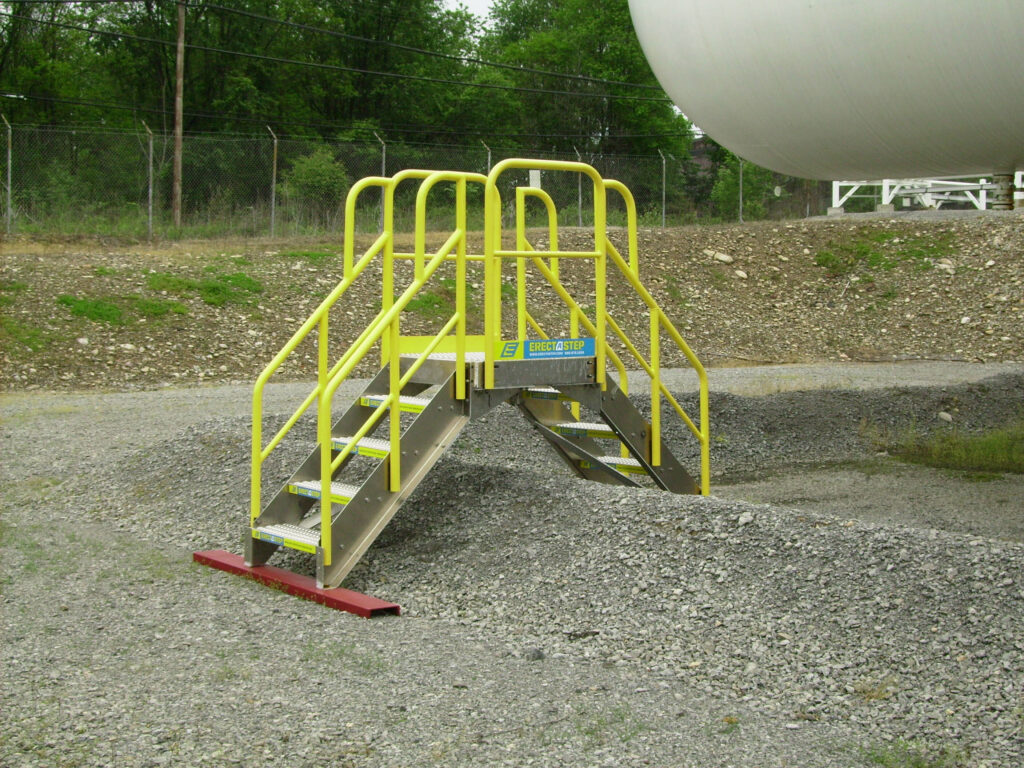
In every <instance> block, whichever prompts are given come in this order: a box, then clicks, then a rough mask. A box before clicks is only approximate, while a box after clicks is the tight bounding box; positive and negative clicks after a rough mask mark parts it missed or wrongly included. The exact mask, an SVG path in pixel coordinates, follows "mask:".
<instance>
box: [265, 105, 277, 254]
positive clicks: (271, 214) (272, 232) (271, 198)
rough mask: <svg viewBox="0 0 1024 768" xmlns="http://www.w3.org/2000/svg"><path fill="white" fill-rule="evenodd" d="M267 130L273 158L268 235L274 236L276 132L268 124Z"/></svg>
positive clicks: (275, 211)
mask: <svg viewBox="0 0 1024 768" xmlns="http://www.w3.org/2000/svg"><path fill="white" fill-rule="evenodd" d="M267 130H268V131H270V135H271V136H272V137H273V138H274V160H273V163H272V165H271V168H270V236H271V237H273V236H274V225H275V223H276V222H275V215H276V213H277V210H276V201H277V134H275V133H274V132H273V131H272V130H271V128H270V126H269V125H268V126H267Z"/></svg>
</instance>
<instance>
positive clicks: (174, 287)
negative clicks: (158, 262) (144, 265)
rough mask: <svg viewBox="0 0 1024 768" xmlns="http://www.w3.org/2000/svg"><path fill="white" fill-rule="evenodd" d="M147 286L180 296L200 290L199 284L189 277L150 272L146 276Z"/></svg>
mask: <svg viewBox="0 0 1024 768" xmlns="http://www.w3.org/2000/svg"><path fill="white" fill-rule="evenodd" d="M146 285H147V286H148V287H149V288H150V289H151V290H154V291H166V292H167V293H175V294H178V295H179V296H186V295H188V294H191V293H194V292H195V291H197V290H199V283H198V282H196V281H195V280H192V279H190V278H187V277H180V276H178V275H172V274H170V273H169V272H150V273H149V274H148V275H146Z"/></svg>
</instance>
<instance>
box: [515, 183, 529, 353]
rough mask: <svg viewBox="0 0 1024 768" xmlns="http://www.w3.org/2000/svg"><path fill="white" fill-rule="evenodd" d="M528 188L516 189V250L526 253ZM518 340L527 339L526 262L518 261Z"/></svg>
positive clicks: (523, 260) (519, 259)
mask: <svg viewBox="0 0 1024 768" xmlns="http://www.w3.org/2000/svg"><path fill="white" fill-rule="evenodd" d="M528 246H529V244H528V243H527V241H526V187H517V188H516V250H517V251H525V250H526V249H527V247H528ZM516 338H518V339H525V338H526V260H525V259H523V258H518V259H516Z"/></svg>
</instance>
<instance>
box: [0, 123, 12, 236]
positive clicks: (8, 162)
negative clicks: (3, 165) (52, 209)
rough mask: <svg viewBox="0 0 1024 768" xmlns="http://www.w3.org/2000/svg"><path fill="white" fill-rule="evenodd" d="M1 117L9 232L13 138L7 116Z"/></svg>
mask: <svg viewBox="0 0 1024 768" xmlns="http://www.w3.org/2000/svg"><path fill="white" fill-rule="evenodd" d="M0 118H3V121H4V125H6V126H7V234H8V235H9V234H11V144H12V143H13V138H12V134H11V124H10V123H8V122H7V118H6V117H5V116H4V115H0Z"/></svg>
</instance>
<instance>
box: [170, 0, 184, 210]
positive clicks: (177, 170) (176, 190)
mask: <svg viewBox="0 0 1024 768" xmlns="http://www.w3.org/2000/svg"><path fill="white" fill-rule="evenodd" d="M184 81H185V3H184V2H182V0H178V56H177V60H176V61H175V65H174V181H173V185H172V188H171V206H172V210H173V211H174V228H175V229H176V230H180V229H181V133H182V120H183V112H184V95H183V94H184V90H185V83H184Z"/></svg>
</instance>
